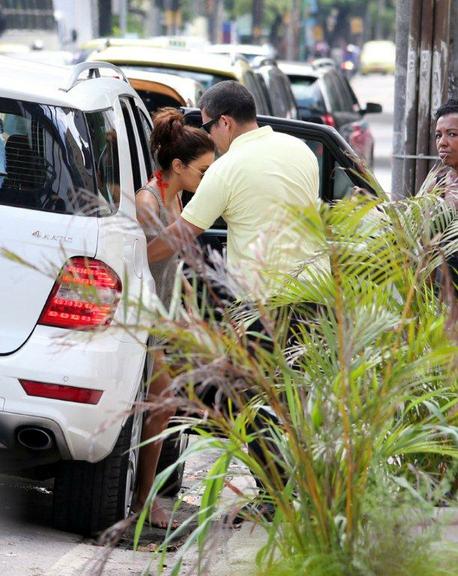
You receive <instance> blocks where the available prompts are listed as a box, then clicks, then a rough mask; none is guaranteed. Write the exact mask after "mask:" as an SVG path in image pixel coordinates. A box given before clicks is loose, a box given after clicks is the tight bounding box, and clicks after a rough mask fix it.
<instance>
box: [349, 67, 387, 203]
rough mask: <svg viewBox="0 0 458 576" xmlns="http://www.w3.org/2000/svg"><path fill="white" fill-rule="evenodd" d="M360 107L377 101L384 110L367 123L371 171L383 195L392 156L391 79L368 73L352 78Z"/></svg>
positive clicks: (371, 117)
mask: <svg viewBox="0 0 458 576" xmlns="http://www.w3.org/2000/svg"><path fill="white" fill-rule="evenodd" d="M351 84H352V86H353V90H354V91H355V93H356V96H357V97H358V100H359V101H360V104H361V106H362V107H364V105H365V103H366V102H377V103H378V104H381V105H382V107H383V112H382V113H381V114H368V115H367V116H366V119H367V121H368V122H369V125H370V127H371V130H372V133H373V135H374V139H375V149H374V172H375V176H376V177H377V180H378V181H379V182H380V184H381V185H382V188H383V189H384V190H385V192H387V193H390V192H391V155H392V149H393V144H392V136H393V111H394V76H392V75H382V74H370V75H368V76H355V77H354V78H353V80H352V82H351Z"/></svg>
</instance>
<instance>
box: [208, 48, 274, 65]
mask: <svg viewBox="0 0 458 576" xmlns="http://www.w3.org/2000/svg"><path fill="white" fill-rule="evenodd" d="M206 51H207V52H211V53H212V54H241V55H242V56H244V57H245V58H246V59H247V60H248V62H250V64H251V63H252V61H253V60H255V59H256V58H259V57H260V56H261V57H262V58H268V59H273V58H275V57H276V50H275V48H274V47H273V46H271V45H270V44H262V45H259V44H209V45H208V46H207V47H206Z"/></svg>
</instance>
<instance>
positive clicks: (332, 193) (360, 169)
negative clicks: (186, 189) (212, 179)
mask: <svg viewBox="0 0 458 576" xmlns="http://www.w3.org/2000/svg"><path fill="white" fill-rule="evenodd" d="M184 113H185V118H186V123H187V124H190V125H192V126H197V127H199V126H201V125H202V118H201V114H200V110H196V109H184ZM258 124H259V126H265V125H267V124H268V125H270V126H272V128H273V130H275V131H277V132H284V133H286V134H290V135H291V136H295V137H296V138H300V139H301V140H304V142H306V144H307V145H308V146H309V147H310V149H311V150H312V151H313V152H314V154H315V155H316V157H317V159H318V165H319V170H320V197H321V199H322V200H323V201H324V202H329V203H332V202H335V201H337V200H340V199H342V198H345V197H348V196H351V194H352V193H353V192H354V188H355V186H357V187H360V188H364V189H366V190H367V191H368V192H369V193H371V194H374V195H376V192H375V190H374V189H373V188H372V187H371V186H370V184H369V183H368V182H367V180H366V179H365V176H364V170H366V171H368V170H369V169H368V168H367V167H366V166H364V165H363V164H362V162H361V160H360V159H359V158H358V157H357V155H356V153H355V152H354V151H353V150H352V149H351V148H350V146H349V145H348V144H347V142H346V141H345V140H344V139H343V138H342V136H341V135H340V134H339V133H338V132H337V131H336V130H335V129H334V128H331V127H330V126H325V125H324V124H313V123H311V122H302V121H300V120H287V119H285V118H276V117H273V116H258ZM369 174H370V172H369ZM371 177H372V175H371ZM189 198H190V196H189V197H184V198H183V202H184V203H186V201H187V200H189ZM201 241H202V242H204V243H205V244H209V245H210V246H211V247H212V248H214V249H216V250H220V251H221V250H222V249H223V248H224V245H225V243H226V223H225V222H224V220H223V219H222V218H219V219H218V220H217V221H216V222H215V223H214V224H213V226H212V227H211V228H210V229H209V230H206V232H205V233H204V234H203V235H202V236H201Z"/></svg>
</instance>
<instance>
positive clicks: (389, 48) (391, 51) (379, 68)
mask: <svg viewBox="0 0 458 576" xmlns="http://www.w3.org/2000/svg"><path fill="white" fill-rule="evenodd" d="M395 62H396V45H395V43H394V42H392V41H391V40H371V41H370V42H366V43H365V44H364V45H363V49H362V51H361V56H360V61H359V70H360V72H361V74H372V73H374V72H379V73H381V74H394V70H395Z"/></svg>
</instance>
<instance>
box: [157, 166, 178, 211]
mask: <svg viewBox="0 0 458 576" xmlns="http://www.w3.org/2000/svg"><path fill="white" fill-rule="evenodd" d="M153 176H154V178H156V182H157V187H158V188H159V193H160V195H161V199H162V203H163V204H164V206H165V191H166V190H167V188H168V187H169V183H168V182H165V181H164V172H162V170H156V171H155V172H154V173H153ZM177 199H178V206H179V208H180V212H181V211H182V210H183V203H182V202H181V198H180V197H179V196H177Z"/></svg>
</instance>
